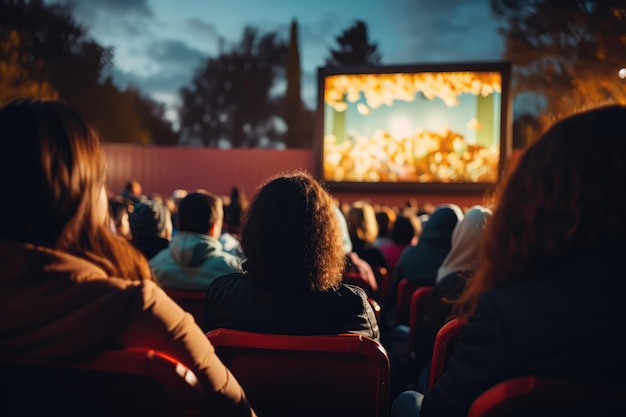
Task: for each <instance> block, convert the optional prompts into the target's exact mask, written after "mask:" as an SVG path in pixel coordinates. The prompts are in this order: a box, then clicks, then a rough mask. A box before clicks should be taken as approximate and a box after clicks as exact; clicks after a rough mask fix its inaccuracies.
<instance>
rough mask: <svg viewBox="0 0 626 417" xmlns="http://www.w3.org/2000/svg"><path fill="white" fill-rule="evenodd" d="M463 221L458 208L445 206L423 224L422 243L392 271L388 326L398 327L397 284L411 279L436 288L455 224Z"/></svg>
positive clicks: (436, 210) (387, 310) (401, 258)
mask: <svg viewBox="0 0 626 417" xmlns="http://www.w3.org/2000/svg"><path fill="white" fill-rule="evenodd" d="M462 219H463V211H462V210H461V208H460V207H459V206H457V205H455V204H442V205H440V206H437V208H436V209H435V211H434V212H433V213H432V214H431V215H430V216H429V219H428V221H427V222H425V223H424V227H423V229H422V233H421V234H420V238H419V241H418V243H417V245H415V246H409V247H408V248H406V249H405V250H404V251H403V252H402V254H401V255H400V259H399V260H398V263H397V264H396V267H395V269H394V271H393V275H392V279H391V283H390V286H389V294H388V296H387V300H386V303H385V306H386V307H387V308H386V312H385V314H384V319H385V323H387V325H388V326H389V327H388V328H393V327H394V325H395V307H396V298H397V287H398V283H399V282H400V281H401V280H403V279H405V278H406V279H408V280H410V281H413V282H415V283H418V284H419V285H420V286H430V285H434V284H435V280H436V279H437V271H438V270H439V267H440V266H441V264H442V262H443V260H444V259H445V257H446V256H447V255H448V252H450V247H451V244H452V243H451V242H452V232H453V230H454V227H455V226H456V224H457V223H458V222H459V221H460V220H462Z"/></svg>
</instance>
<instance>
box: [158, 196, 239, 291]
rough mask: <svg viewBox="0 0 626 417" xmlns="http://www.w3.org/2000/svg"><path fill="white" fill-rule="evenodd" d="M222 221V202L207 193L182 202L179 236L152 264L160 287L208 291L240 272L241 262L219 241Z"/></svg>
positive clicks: (187, 198)
mask: <svg viewBox="0 0 626 417" xmlns="http://www.w3.org/2000/svg"><path fill="white" fill-rule="evenodd" d="M223 218H224V211H223V207H222V200H221V199H220V198H219V197H218V196H216V195H215V194H212V193H210V192H208V191H204V190H199V191H196V192H193V193H190V194H188V195H187V196H186V197H185V198H183V199H182V200H181V201H180V204H179V207H178V233H176V236H174V237H173V238H172V241H171V242H170V245H169V247H168V248H167V249H163V250H162V251H161V252H159V253H158V254H157V255H156V256H155V257H154V258H152V259H151V260H150V268H152V272H153V273H154V275H155V277H156V279H157V281H158V282H159V283H160V284H161V286H163V287H165V288H176V289H182V290H206V289H207V288H208V287H209V285H210V284H211V283H212V282H213V280H215V278H217V277H220V276H222V275H226V274H230V273H233V272H241V267H240V264H241V260H240V258H238V257H236V256H233V255H231V254H230V253H227V252H226V251H224V250H223V248H222V244H221V243H220V241H219V237H220V234H221V232H222V223H223Z"/></svg>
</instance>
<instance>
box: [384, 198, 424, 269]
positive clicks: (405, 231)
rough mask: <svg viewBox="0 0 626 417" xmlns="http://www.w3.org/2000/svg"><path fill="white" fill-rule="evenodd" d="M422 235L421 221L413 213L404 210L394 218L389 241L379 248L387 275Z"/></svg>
mask: <svg viewBox="0 0 626 417" xmlns="http://www.w3.org/2000/svg"><path fill="white" fill-rule="evenodd" d="M421 234H422V221H421V220H420V219H419V217H417V215H416V214H415V213H413V212H412V211H410V210H404V211H403V212H402V213H401V214H400V215H398V216H397V217H396V220H395V221H394V223H393V227H392V229H391V241H390V242H388V243H385V244H383V245H381V246H380V251H381V252H382V253H383V256H384V257H385V262H387V268H388V269H389V273H391V274H393V271H394V270H395V268H396V265H397V263H398V260H399V259H400V255H402V252H404V250H405V249H406V248H408V247H409V246H415V245H416V244H417V242H418V241H419V237H420V235H421Z"/></svg>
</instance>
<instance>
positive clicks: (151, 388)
mask: <svg viewBox="0 0 626 417" xmlns="http://www.w3.org/2000/svg"><path fill="white" fill-rule="evenodd" d="M0 380H1V381H2V387H3V388H2V398H3V399H2V401H0V415H1V416H3V417H9V416H22V417H25V416H29V417H34V416H64V417H78V416H81V417H83V416H90V417H91V416H96V417H122V416H124V417H126V416H128V417H131V416H133V417H137V416H149V417H174V416H179V417H185V416H198V415H200V414H202V413H204V412H206V411H207V407H206V405H205V404H204V402H205V400H204V398H205V397H204V394H203V389H202V387H201V385H200V383H199V382H198V380H197V379H196V376H195V374H194V373H193V372H192V371H190V370H189V369H188V368H187V367H186V366H184V365H183V364H181V363H180V362H178V361H177V360H176V359H173V358H171V357H169V356H166V355H164V354H162V353H160V352H157V351H154V350H150V349H126V350H113V351H108V352H105V353H103V354H102V355H100V356H98V357H97V358H95V359H89V360H83V361H75V360H73V361H61V360H54V361H53V360H46V359H42V358H35V357H27V356H16V355H4V354H3V355H0Z"/></svg>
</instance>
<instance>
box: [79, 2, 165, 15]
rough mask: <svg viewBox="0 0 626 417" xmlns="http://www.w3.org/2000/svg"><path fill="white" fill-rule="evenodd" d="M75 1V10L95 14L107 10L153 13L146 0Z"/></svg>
mask: <svg viewBox="0 0 626 417" xmlns="http://www.w3.org/2000/svg"><path fill="white" fill-rule="evenodd" d="M76 3H77V12H78V11H80V13H81V14H92V15H97V14H99V13H100V12H107V13H111V14H115V15H117V16H118V17H119V16H120V15H134V16H144V17H153V16H154V13H153V11H152V9H151V8H150V6H148V2H147V0H81V1H80V2H76Z"/></svg>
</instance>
